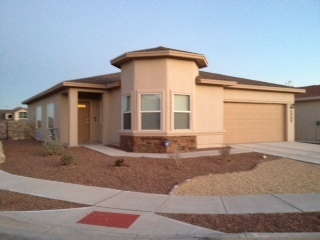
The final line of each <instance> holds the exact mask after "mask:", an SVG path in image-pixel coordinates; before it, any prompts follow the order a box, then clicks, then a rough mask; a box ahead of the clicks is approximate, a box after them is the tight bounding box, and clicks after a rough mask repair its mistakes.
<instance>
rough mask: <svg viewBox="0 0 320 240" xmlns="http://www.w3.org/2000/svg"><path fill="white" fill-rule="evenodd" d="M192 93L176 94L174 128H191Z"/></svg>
mask: <svg viewBox="0 0 320 240" xmlns="http://www.w3.org/2000/svg"><path fill="white" fill-rule="evenodd" d="M190 116H191V107H190V95H182V94H175V95H174V129H175V130H179V129H190V126H191V124H190Z"/></svg>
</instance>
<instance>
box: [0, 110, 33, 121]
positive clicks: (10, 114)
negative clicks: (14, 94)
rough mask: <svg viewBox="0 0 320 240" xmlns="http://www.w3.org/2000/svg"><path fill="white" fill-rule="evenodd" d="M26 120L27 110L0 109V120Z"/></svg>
mask: <svg viewBox="0 0 320 240" xmlns="http://www.w3.org/2000/svg"><path fill="white" fill-rule="evenodd" d="M22 119H23V120H26V119H28V109H26V108H23V107H17V108H14V109H11V110H1V109H0V120H13V121H19V120H22Z"/></svg>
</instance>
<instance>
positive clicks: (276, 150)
mask: <svg viewBox="0 0 320 240" xmlns="http://www.w3.org/2000/svg"><path fill="white" fill-rule="evenodd" d="M232 147H233V148H235V149H241V150H248V151H253V152H259V153H264V154H269V155H274V156H279V157H285V158H288V159H294V160H299V161H303V162H309V163H315V164H320V145H319V144H310V143H300V142H269V143H250V144H235V145H232Z"/></svg>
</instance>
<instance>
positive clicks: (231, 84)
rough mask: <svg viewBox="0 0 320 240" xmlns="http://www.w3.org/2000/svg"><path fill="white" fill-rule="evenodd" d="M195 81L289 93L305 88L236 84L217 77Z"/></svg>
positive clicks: (301, 90)
mask: <svg viewBox="0 0 320 240" xmlns="http://www.w3.org/2000/svg"><path fill="white" fill-rule="evenodd" d="M196 83H197V84H199V85H215V86H223V87H225V88H231V89H248V90H260V91H272V92H289V93H305V92H306V90H305V89H300V88H288V87H271V86H257V85H246V84H238V83H237V82H236V81H225V80H219V79H205V78H200V77H197V78H196Z"/></svg>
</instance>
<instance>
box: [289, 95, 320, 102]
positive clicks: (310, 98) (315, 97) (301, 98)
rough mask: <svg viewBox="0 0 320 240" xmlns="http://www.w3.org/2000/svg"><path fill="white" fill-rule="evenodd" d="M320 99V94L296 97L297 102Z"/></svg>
mask: <svg viewBox="0 0 320 240" xmlns="http://www.w3.org/2000/svg"><path fill="white" fill-rule="evenodd" d="M314 100H320V96H314V97H300V98H296V99H295V101H296V102H303V101H314Z"/></svg>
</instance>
